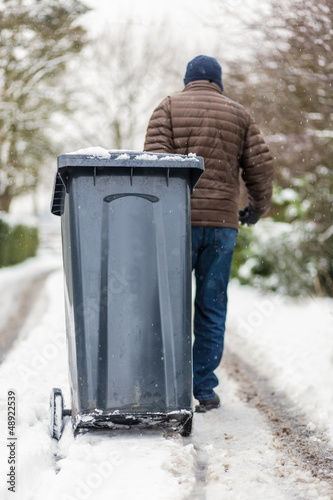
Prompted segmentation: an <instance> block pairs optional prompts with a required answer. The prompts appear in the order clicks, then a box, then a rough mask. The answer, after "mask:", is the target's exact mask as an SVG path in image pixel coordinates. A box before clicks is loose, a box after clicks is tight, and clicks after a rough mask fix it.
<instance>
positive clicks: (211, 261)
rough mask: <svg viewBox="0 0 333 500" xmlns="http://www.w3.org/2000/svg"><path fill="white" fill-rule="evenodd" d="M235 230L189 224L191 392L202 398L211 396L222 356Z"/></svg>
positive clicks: (202, 399)
mask: <svg viewBox="0 0 333 500" xmlns="http://www.w3.org/2000/svg"><path fill="white" fill-rule="evenodd" d="M236 239H237V230H236V229H230V228H215V227H192V269H194V272H195V279H196V296H195V309H194V344H193V394H194V397H195V398H196V399H199V400H201V401H204V400H207V399H210V398H212V397H213V396H214V391H213V389H214V387H216V386H217V385H218V378H217V377H216V375H215V374H214V370H215V369H216V368H217V367H218V366H219V364H220V361H221V359H222V353H223V345H224V331H225V320H226V314H227V287H228V282H229V277H230V270H231V263H232V256H233V251H234V247H235V244H236Z"/></svg>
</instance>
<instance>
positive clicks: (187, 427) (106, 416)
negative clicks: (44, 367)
mask: <svg viewBox="0 0 333 500" xmlns="http://www.w3.org/2000/svg"><path fill="white" fill-rule="evenodd" d="M70 416H71V410H68V409H65V408H64V397H63V394H62V391H61V389H59V388H55V389H52V392H51V397H50V433H51V436H52V437H53V438H54V439H56V440H57V441H59V439H60V438H61V436H62V433H63V429H64V419H65V417H70ZM192 421H193V412H192V411H189V410H179V411H178V410H177V411H172V412H170V413H162V412H160V413H159V412H145V413H135V414H134V413H120V411H119V410H116V411H114V412H112V413H105V412H103V411H102V410H97V409H96V410H95V411H94V412H91V413H86V414H76V416H75V418H74V419H72V427H73V432H74V435H76V434H78V433H79V432H81V431H84V430H87V429H105V430H106V429H108V430H111V429H125V428H129V427H133V426H135V427H136V428H140V429H147V428H151V427H154V426H158V427H160V428H163V429H166V430H169V431H176V432H180V434H181V435H182V436H184V437H188V436H190V434H191V431H192Z"/></svg>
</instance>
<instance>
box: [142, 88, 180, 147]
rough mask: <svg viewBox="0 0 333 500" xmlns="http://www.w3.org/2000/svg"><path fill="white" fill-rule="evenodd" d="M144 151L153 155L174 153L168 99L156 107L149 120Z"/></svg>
mask: <svg viewBox="0 0 333 500" xmlns="http://www.w3.org/2000/svg"><path fill="white" fill-rule="evenodd" d="M144 150H145V151H152V152H154V153H173V152H174V147H173V134H172V123H171V114H170V97H166V98H165V99H164V100H163V101H162V102H161V103H160V104H159V105H158V106H157V108H156V109H155V110H154V112H153V114H152V116H151V118H150V120H149V123H148V127H147V132H146V139H145V145H144Z"/></svg>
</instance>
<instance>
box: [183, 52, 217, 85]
mask: <svg viewBox="0 0 333 500" xmlns="http://www.w3.org/2000/svg"><path fill="white" fill-rule="evenodd" d="M196 80H209V81H212V82H214V83H217V85H218V86H219V87H220V89H221V90H222V91H223V85H222V68H221V66H220V64H219V63H218V62H217V60H216V59H215V58H214V57H209V56H197V57H195V58H194V59H192V61H190V62H189V63H188V65H187V68H186V73H185V78H184V84H185V85H187V84H188V83H190V82H194V81H196Z"/></svg>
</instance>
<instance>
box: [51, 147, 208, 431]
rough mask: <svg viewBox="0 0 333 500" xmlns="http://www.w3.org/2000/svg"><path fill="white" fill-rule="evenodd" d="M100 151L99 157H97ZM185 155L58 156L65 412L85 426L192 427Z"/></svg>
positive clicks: (56, 418) (189, 176) (56, 406)
mask: <svg viewBox="0 0 333 500" xmlns="http://www.w3.org/2000/svg"><path fill="white" fill-rule="evenodd" d="M96 149H97V152H96ZM202 172H203V160H202V158H200V157H196V156H194V155H189V156H180V155H165V154H152V153H140V152H134V151H128V152H124V151H105V152H103V151H102V152H101V150H100V148H92V149H88V150H83V151H82V150H81V151H80V152H78V153H73V154H64V155H60V156H59V157H58V168H57V173H56V179H55V185H54V193H53V200H52V208H51V210H52V212H53V214H55V215H58V216H61V231H62V246H63V265H64V274H65V310H66V331H67V341H68V351H69V352H68V354H69V373H70V386H71V387H70V388H71V409H70V410H65V409H64V402H63V397H62V391H61V389H53V391H52V395H51V422H52V423H51V426H52V428H51V431H52V435H53V436H54V437H56V438H57V439H59V437H60V436H61V432H62V426H63V417H64V416H65V415H69V416H71V418H72V423H73V428H74V432H75V433H77V432H79V431H80V430H81V429H85V428H90V427H94V428H110V429H112V428H119V427H124V426H134V425H136V426H139V427H140V426H142V427H149V426H154V425H160V426H165V427H167V428H169V429H172V430H174V431H180V432H181V433H182V434H183V435H189V434H190V432H191V425H192V418H193V411H192V361H191V359H192V342H191V237H190V234H191V233H190V194H191V191H192V189H193V187H194V185H195V183H196V182H197V180H198V179H199V177H200V175H201V174H202Z"/></svg>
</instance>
